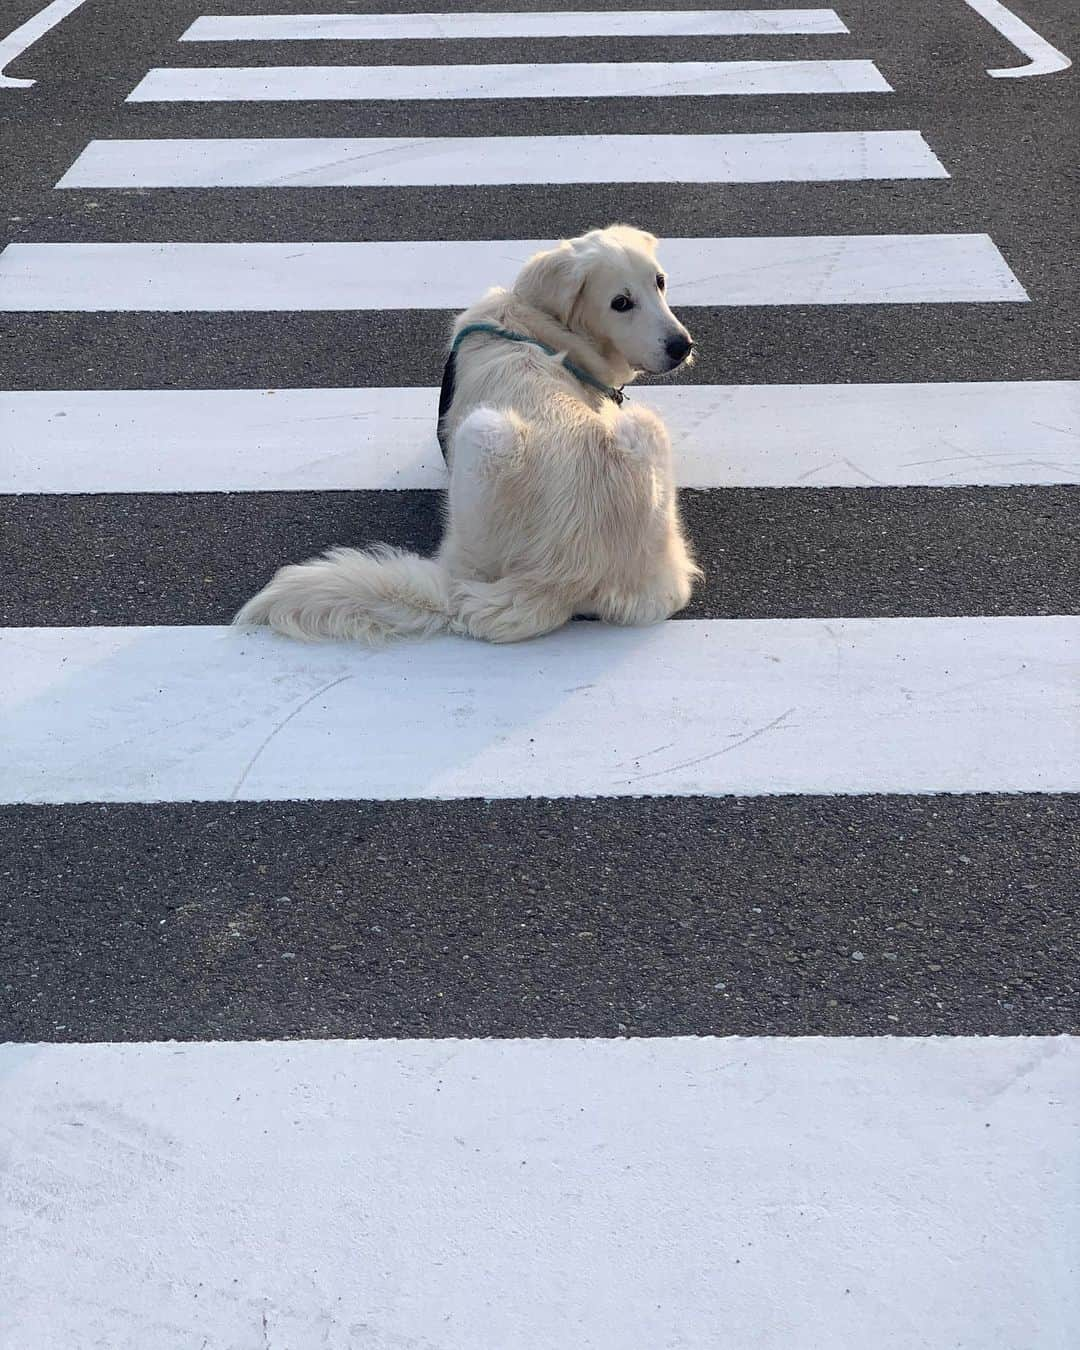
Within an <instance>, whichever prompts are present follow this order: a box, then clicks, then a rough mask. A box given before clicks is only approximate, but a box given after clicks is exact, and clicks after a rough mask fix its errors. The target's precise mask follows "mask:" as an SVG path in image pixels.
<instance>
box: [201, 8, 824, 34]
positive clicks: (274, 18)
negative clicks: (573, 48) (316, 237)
mask: <svg viewBox="0 0 1080 1350" xmlns="http://www.w3.org/2000/svg"><path fill="white" fill-rule="evenodd" d="M847 31H848V30H847V27H846V26H845V24H844V21H843V20H842V19H841V18H840V16H839V15H838V14H837V13H836V12H835V11H834V10H831V9H729V10H724V9H697V10H695V9H670V10H610V9H605V10H592V11H588V10H583V11H575V10H569V11H567V10H561V11H560V10H554V11H547V10H542V11H540V12H538V13H531V14H206V15H203V16H202V18H199V19H196V20H195V22H194V23H193V24H192V25H191V27H190V28H189V29H188V30H187V32H186V33H184V34H183V35H182V36H181V38H180V41H181V42H237V41H254V42H302V41H325V40H326V39H328V38H331V39H333V38H337V39H341V40H343V41H346V42H360V41H363V42H370V41H373V40H375V41H378V40H382V39H391V40H398V41H401V40H409V39H421V40H430V39H438V38H459V39H460V38H469V39H473V38H515V37H519V38H560V37H605V38H617V37H737V36H740V35H746V36H751V37H753V36H768V35H769V34H772V33H810V34H814V33H818V34H823V33H846V32H847Z"/></svg>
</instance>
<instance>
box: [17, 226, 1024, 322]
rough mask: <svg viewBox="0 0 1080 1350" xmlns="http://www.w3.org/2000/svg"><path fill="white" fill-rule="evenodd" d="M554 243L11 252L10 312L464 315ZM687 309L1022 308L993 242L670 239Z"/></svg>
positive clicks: (675, 282)
mask: <svg viewBox="0 0 1080 1350" xmlns="http://www.w3.org/2000/svg"><path fill="white" fill-rule="evenodd" d="M549 246H550V241H545V240H529V239H524V240H522V239H495V240H477V239H469V240H453V241H438V242H432V241H428V240H424V241H419V242H411V243H407V242H400V241H396V240H395V241H387V242H382V241H380V242H376V243H311V242H305V241H297V242H296V243H274V244H264V243H258V244H241V243H228V244H224V243H198V244H186V243H185V244H174V243H169V244H142V243H139V244H131V243H119V244H83V243H65V244H37V243H29V244H9V245H8V246H7V248H5V249H4V251H3V252H2V253H0V311H5V310H6V311H25V310H77V311H82V310H111V311H115V310H153V311H158V310H168V311H195V310H231V311H235V310H259V311H267V310H343V311H344V310H357V309H463V308H464V307H465V306H466V305H469V304H471V303H472V302H473V300H475V298H476V296H477V295H480V294H482V293H483V292H484V291H485V290H486V289H487V288H488V287H489V286H491V285H493V284H499V283H501V284H503V285H509V284H510V283H511V282H512V281H513V278H514V276H515V275H516V274H517V272H518V270H519V268H520V267H521V265H522V263H523V262H524V261H525V259H526V258H528V257H529V256H530V255H531V254H532V253H533V252H535V251H536V250H537V249H540V248H545V247H549ZM660 256H661V259H662V261H663V263H664V265H665V266H666V267H667V268H668V269H669V270H670V272H671V274H672V281H671V295H672V298H673V300H674V302H675V303H676V304H680V305H799V304H802V305H851V304H920V303H925V304H938V303H946V302H963V301H967V302H976V303H978V302H988V301H1025V300H1027V298H1028V297H1027V294H1026V293H1025V291H1024V289H1023V287H1022V286H1021V285H1020V283H1019V282H1018V281H1017V279H1016V277H1015V276H1014V275H1013V274H1012V272H1011V271H1010V270H1009V267H1008V265H1007V263H1006V262H1005V260H1004V258H1002V256H1001V254H1000V253H999V252H998V250H997V248H996V247H995V246H994V243H993V241H992V240H991V239H990V237H989V235H985V234H891V235H890V234H884V235H835V236H821V235H807V236H802V235H799V236H795V237H794V238H781V237H776V238H774V237H754V238H746V239H667V240H665V241H664V244H663V247H662V249H661V253H660Z"/></svg>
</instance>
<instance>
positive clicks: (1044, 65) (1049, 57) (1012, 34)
mask: <svg viewBox="0 0 1080 1350" xmlns="http://www.w3.org/2000/svg"><path fill="white" fill-rule="evenodd" d="M966 3H967V4H969V5H970V6H971V8H972V9H973V10H975V12H976V13H977V14H981V15H982V17H983V18H984V19H985V20H986V21H987V23H989V24H990V25H991V26H992V27H994V28H996V29H997V31H998V32H999V33H1000V34H1001V36H1002V37H1004V38H1007V39H1008V41H1009V42H1011V43H1012V44H1013V46H1014V47H1017V48H1019V50H1020V51H1022V52H1023V54H1024V55H1025V56H1026V57H1028V60H1029V64H1028V65H1026V66H1017V67H1013V68H1007V69H1005V70H988V71H987V72H986V73H987V75H991V76H993V77H994V79H996V80H1018V79H1021V78H1023V77H1025V76H1028V75H1053V74H1054V73H1055V72H1056V71H1059V70H1068V68H1069V67H1070V66H1071V65H1072V59H1071V58H1070V57H1068V56H1066V55H1065V53H1064V52H1059V51H1058V49H1057V48H1056V47H1052V46H1051V45H1050V43H1049V42H1047V40H1046V39H1045V38H1044V37H1041V36H1040V35H1039V34H1038V33H1036V31H1035V30H1034V28H1032V27H1030V26H1029V25H1028V24H1026V23H1025V22H1024V21H1023V19H1021V18H1020V17H1019V16H1018V15H1016V14H1014V13H1013V12H1012V10H1011V9H1006V7H1005V6H1004V5H1003V4H1001V0H966Z"/></svg>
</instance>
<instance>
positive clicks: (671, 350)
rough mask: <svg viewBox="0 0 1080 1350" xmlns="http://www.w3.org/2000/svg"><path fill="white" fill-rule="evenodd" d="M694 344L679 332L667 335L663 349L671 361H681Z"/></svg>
mask: <svg viewBox="0 0 1080 1350" xmlns="http://www.w3.org/2000/svg"><path fill="white" fill-rule="evenodd" d="M693 345H694V344H693V343H692V342H691V341H690V339H689V338H688V337H683V335H682V334H681V333H676V334H675V336H674V337H669V338H668V340H667V341H666V342H665V343H664V351H666V352H667V354H668V356H670V357H671V359H672V360H673V361H681V360H683V358H684V357H685V356H686V354H687V352H689V350H690V348H691V347H692V346H693Z"/></svg>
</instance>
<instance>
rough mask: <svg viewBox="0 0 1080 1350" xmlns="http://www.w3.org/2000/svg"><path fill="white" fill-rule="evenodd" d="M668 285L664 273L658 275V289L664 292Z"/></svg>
mask: <svg viewBox="0 0 1080 1350" xmlns="http://www.w3.org/2000/svg"><path fill="white" fill-rule="evenodd" d="M666 285H667V277H666V276H664V274H663V272H660V273H658V274H657V278H656V289H657V290H658V291H662V290H663V289H664V287H665V286H666Z"/></svg>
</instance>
